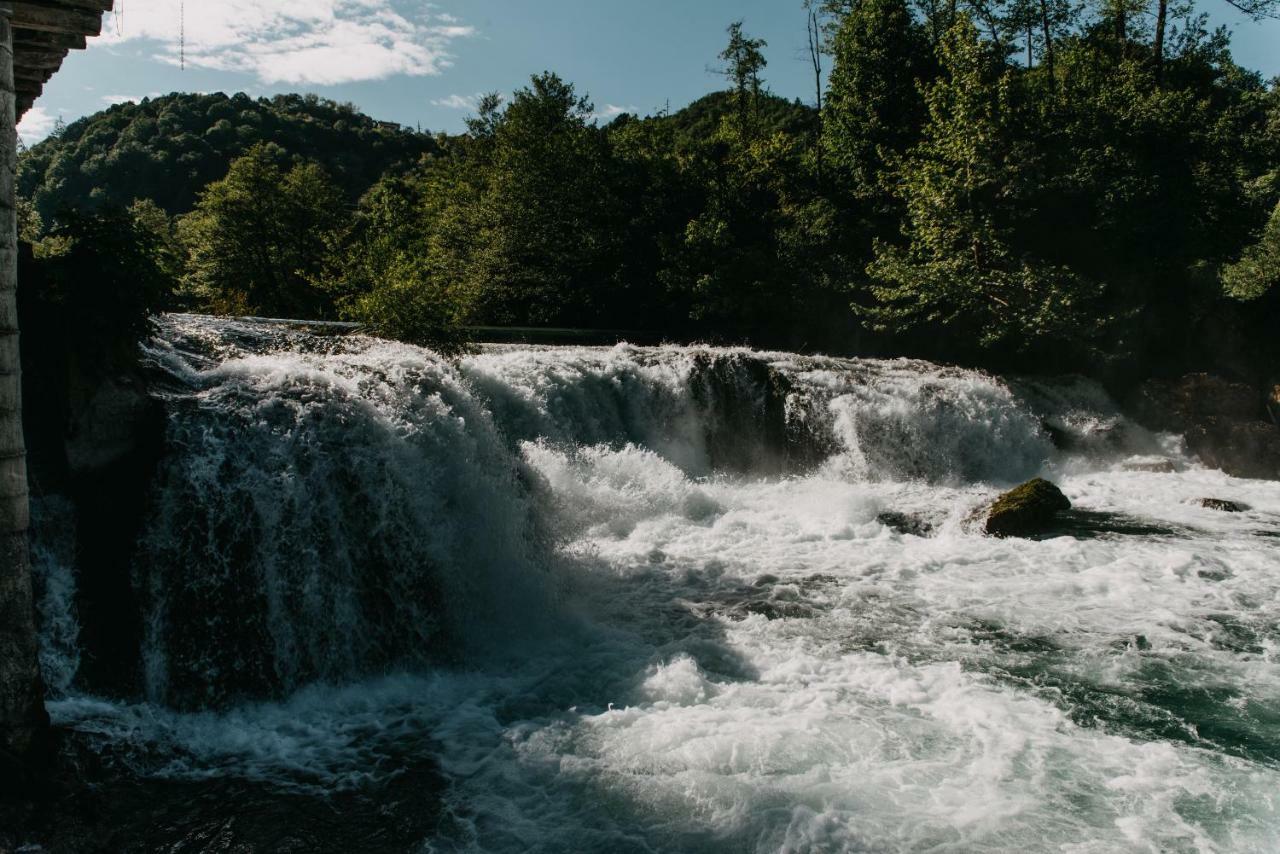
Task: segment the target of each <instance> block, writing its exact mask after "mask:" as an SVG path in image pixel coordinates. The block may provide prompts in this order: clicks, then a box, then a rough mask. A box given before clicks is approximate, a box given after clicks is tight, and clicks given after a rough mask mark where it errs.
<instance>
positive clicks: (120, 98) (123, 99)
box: [102, 95, 142, 106]
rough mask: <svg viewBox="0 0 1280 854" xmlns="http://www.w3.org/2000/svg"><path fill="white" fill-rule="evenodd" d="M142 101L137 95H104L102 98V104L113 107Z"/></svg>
mask: <svg viewBox="0 0 1280 854" xmlns="http://www.w3.org/2000/svg"><path fill="white" fill-rule="evenodd" d="M141 100H142V99H141V98H139V97H138V96H137V95H103V96H102V103H104V104H111V105H113V106H114V105H115V104H128V103H132V102H134V101H141Z"/></svg>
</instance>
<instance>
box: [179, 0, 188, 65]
mask: <svg viewBox="0 0 1280 854" xmlns="http://www.w3.org/2000/svg"><path fill="white" fill-rule="evenodd" d="M178 69H179V70H180V71H186V70H187V0H178Z"/></svg>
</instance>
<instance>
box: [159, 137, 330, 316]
mask: <svg viewBox="0 0 1280 854" xmlns="http://www.w3.org/2000/svg"><path fill="white" fill-rule="evenodd" d="M281 155H282V153H281V152H279V151H278V150H273V149H271V148H269V147H268V146H265V145H255V146H254V147H253V148H251V149H250V150H249V153H248V154H246V155H245V156H244V157H241V158H239V159H238V160H236V161H234V162H233V163H232V164H231V169H230V171H228V173H227V176H226V177H225V178H223V179H222V180H221V181H218V182H216V183H214V184H211V185H209V186H208V187H207V188H206V189H205V190H204V192H203V193H202V194H201V196H200V201H199V203H198V204H197V205H196V208H195V210H193V211H192V212H191V213H190V214H188V215H187V216H185V217H183V218H182V219H181V220H180V221H179V225H178V233H179V235H180V237H181V239H182V242H183V244H184V245H185V246H186V249H187V254H188V264H187V272H186V275H185V277H184V279H183V286H184V290H185V292H186V294H187V295H188V296H189V298H191V299H193V300H194V301H196V303H197V304H198V305H201V306H204V307H206V308H208V309H211V310H214V311H217V312H222V313H233V314H266V315H270V316H276V317H301V318H324V317H330V316H332V314H333V311H332V305H331V302H330V300H329V298H328V296H327V294H326V293H325V292H324V291H323V290H321V289H319V288H316V287H315V286H314V282H315V280H316V279H317V278H318V277H319V276H320V273H321V269H322V266H323V263H324V260H325V257H326V254H327V252H328V248H329V246H331V245H332V242H333V241H332V234H333V232H334V231H335V230H337V229H340V228H341V227H342V226H343V224H344V223H345V221H346V218H347V216H348V212H347V208H346V205H345V202H344V199H343V197H342V194H341V192H340V191H339V190H338V189H337V188H336V187H335V186H334V185H333V182H332V181H331V180H330V179H329V176H328V175H327V174H326V173H325V172H324V170H323V169H321V168H320V166H319V165H317V164H315V163H299V164H297V165H295V166H293V167H292V168H291V169H290V170H289V171H287V172H285V171H283V170H282V169H281V168H280V167H279V166H278V165H277V160H278V159H280V157H281Z"/></svg>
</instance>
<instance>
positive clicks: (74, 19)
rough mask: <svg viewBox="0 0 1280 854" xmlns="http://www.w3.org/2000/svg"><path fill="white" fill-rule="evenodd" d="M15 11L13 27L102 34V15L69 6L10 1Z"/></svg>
mask: <svg viewBox="0 0 1280 854" xmlns="http://www.w3.org/2000/svg"><path fill="white" fill-rule="evenodd" d="M8 5H9V6H10V7H11V8H12V9H13V16H12V19H11V20H12V21H13V26H14V27H15V28H19V27H20V28H22V29H25V30H43V31H44V32H47V33H74V34H76V35H88V36H96V35H98V34H99V33H101V32H102V13H101V12H91V11H89V10H87V9H76V8H71V7H68V6H61V5H59V6H54V5H52V4H50V5H43V4H37V3H32V2H31V0H9V4H8Z"/></svg>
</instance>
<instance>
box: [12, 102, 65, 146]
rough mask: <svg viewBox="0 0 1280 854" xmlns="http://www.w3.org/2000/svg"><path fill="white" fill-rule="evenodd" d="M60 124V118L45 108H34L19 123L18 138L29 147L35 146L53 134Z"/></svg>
mask: <svg viewBox="0 0 1280 854" xmlns="http://www.w3.org/2000/svg"><path fill="white" fill-rule="evenodd" d="M57 124H58V117H57V116H55V115H54V114H53V113H50V112H49V111H48V110H46V109H45V108H44V107H32V108H31V109H29V110H27V114H26V115H25V116H23V117H22V121H21V122H19V123H18V136H20V137H22V141H23V142H25V143H26V144H27V145H35V144H36V143H37V142H39V141H40V140H42V139H44V138H45V137H46V136H48V135H49V134H50V133H52V132H53V129H54V127H55V126H56V125H57Z"/></svg>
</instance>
